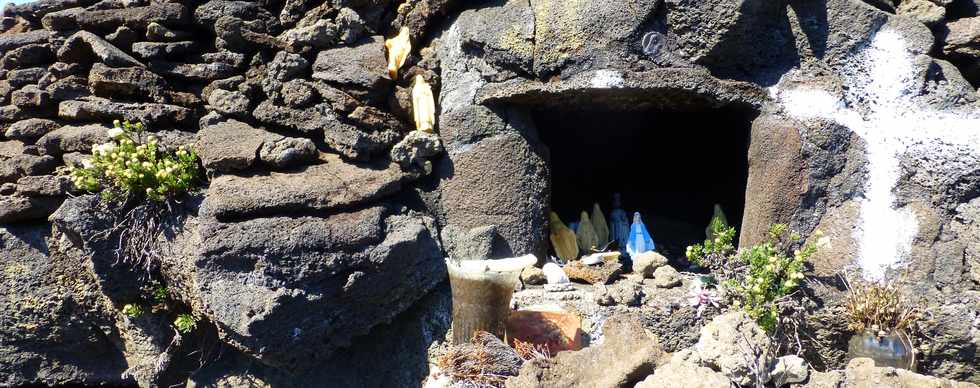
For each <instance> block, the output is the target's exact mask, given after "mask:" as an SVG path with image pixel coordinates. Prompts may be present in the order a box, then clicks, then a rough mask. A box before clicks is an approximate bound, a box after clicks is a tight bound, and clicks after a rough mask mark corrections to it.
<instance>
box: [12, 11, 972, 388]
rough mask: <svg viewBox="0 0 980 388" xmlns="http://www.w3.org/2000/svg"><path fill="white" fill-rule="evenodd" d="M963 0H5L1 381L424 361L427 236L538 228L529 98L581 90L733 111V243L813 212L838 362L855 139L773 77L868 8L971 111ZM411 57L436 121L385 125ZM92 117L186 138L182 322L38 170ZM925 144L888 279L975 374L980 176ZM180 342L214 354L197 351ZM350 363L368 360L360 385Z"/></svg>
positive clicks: (539, 190) (68, 194) (471, 243)
mask: <svg viewBox="0 0 980 388" xmlns="http://www.w3.org/2000/svg"><path fill="white" fill-rule="evenodd" d="M961 3H962V4H961ZM965 3H970V2H969V1H953V2H950V1H940V0H904V1H902V2H901V4H893V3H892V0H874V1H871V2H870V3H865V2H861V1H858V0H821V1H810V0H799V1H797V0H788V1H751V0H742V1H722V0H709V1H705V0H670V1H666V2H664V1H660V0H629V1H618V2H595V1H577V0H576V1H545V0H532V1H530V2H527V1H516V0H514V1H509V0H494V1H482V2H473V3H470V2H454V1H451V0H409V1H407V2H404V3H398V2H394V1H388V0H328V1H312V0H283V1H277V0H268V1H244V0H243V1H232V0H211V1H206V2H192V1H152V2H151V1H147V0H127V1H121V0H103V1H95V0H41V1H38V2H33V3H29V4H24V5H16V6H14V5H11V6H8V7H7V8H6V9H5V11H4V17H3V18H2V19H0V252H2V253H3V255H4V257H5V258H6V257H10V258H14V259H13V260H6V259H5V260H0V268H2V270H3V271H2V273H3V274H4V275H3V277H2V278H0V284H3V285H5V289H6V291H4V292H5V293H4V294H3V296H2V297H0V306H5V308H4V309H3V313H0V314H2V315H0V319H3V323H4V324H3V325H2V326H3V327H4V329H0V339H3V341H0V376H3V378H0V385H14V386H16V385H24V384H58V383H72V382H80V383H92V382H97V381H98V382H108V383H112V384H116V383H119V384H126V383H133V382H136V383H138V384H140V385H142V386H155V385H170V384H173V383H175V382H182V381H184V380H186V379H187V378H188V376H189V375H191V374H192V373H195V371H196V374H195V377H194V381H196V383H197V384H199V385H202V386H203V385H209V384H220V383H230V384H237V383H236V381H239V380H236V379H258V380H265V381H268V382H271V383H275V384H287V385H288V384H293V385H299V386H302V385H303V384H304V383H312V382H322V381H324V380H323V378H325V377H324V376H327V375H329V376H331V377H330V378H333V379H335V380H333V381H335V382H336V384H335V385H336V386H363V385H364V384H373V385H384V382H380V381H381V380H385V381H386V382H398V383H397V384H396V385H398V386H405V385H411V384H413V383H414V382H417V381H419V380H420V379H421V378H422V376H424V375H425V373H426V370H425V369H426V367H425V361H424V360H425V351H424V348H425V346H427V344H428V343H431V342H432V341H433V340H434V339H435V338H438V337H439V336H441V335H442V334H443V333H444V331H445V330H446V325H447V318H446V316H447V313H448V306H447V303H446V300H445V299H446V298H445V292H446V291H445V289H439V288H437V287H438V286H437V285H438V284H439V283H440V282H442V281H443V280H444V279H445V268H444V265H443V264H442V260H443V257H444V256H445V255H446V254H449V255H454V254H455V253H456V252H466V253H467V254H475V255H482V256H489V257H503V256H508V255H513V254H524V253H528V252H535V253H538V254H544V253H546V251H547V249H548V248H547V245H546V242H545V241H546V238H545V230H546V226H547V225H546V217H545V215H546V214H547V211H548V210H549V209H548V208H549V202H550V197H551V196H552V195H559V194H560V193H552V192H551V187H550V182H549V178H550V173H549V171H550V166H549V157H548V149H547V145H546V144H543V143H542V142H541V140H540V139H539V137H538V133H537V128H536V127H535V123H534V122H533V120H532V119H531V116H530V115H529V114H528V113H529V110H532V109H546V108H549V107H557V106H561V107H565V108H568V107H575V106H579V105H588V106H591V107H602V108H605V109H609V110H613V111H615V110H617V109H620V110H624V109H625V110H631V109H661V110H699V111H710V110H711V109H716V108H732V109H738V110H741V111H751V112H754V113H755V114H758V116H759V117H758V119H757V120H756V121H755V123H754V124H753V130H752V139H751V149H750V171H749V174H750V176H749V183H748V188H747V191H746V209H745V214H746V215H745V218H744V220H743V233H742V243H743V244H748V243H752V242H755V241H758V239H759V238H760V237H761V236H762V233H763V232H764V230H765V227H766V225H768V224H769V223H771V222H788V223H790V225H791V226H792V227H794V228H796V229H799V230H801V231H803V232H806V233H811V232H813V231H814V230H816V229H821V230H823V231H825V232H827V233H828V234H830V236H831V237H832V239H833V241H834V243H833V244H834V245H833V248H832V249H831V250H829V253H826V254H824V255H823V256H821V257H818V258H817V259H816V260H815V262H814V263H813V268H812V273H813V274H815V275H816V276H817V277H818V278H819V279H820V280H823V281H825V282H827V283H828V284H829V287H821V288H814V289H813V290H812V291H813V293H814V294H815V295H816V296H818V297H819V298H820V300H821V303H823V305H822V306H821V307H822V310H821V314H822V315H820V316H818V317H815V322H818V324H817V325H816V327H815V328H814V337H815V339H816V340H817V342H818V343H819V344H820V345H824V346H826V348H827V349H830V350H829V351H827V352H824V353H821V354H813V355H808V359H809V361H810V362H812V363H815V365H821V366H825V367H836V366H842V364H841V362H842V361H843V359H842V355H841V344H840V343H839V337H840V335H839V333H840V331H841V330H843V329H844V328H843V327H842V325H841V324H840V323H841V322H840V319H834V317H835V316H837V317H838V318H839V314H838V313H837V311H838V310H836V309H837V308H838V307H839V306H837V301H839V298H840V293H841V292H842V290H843V288H842V286H841V285H840V284H839V283H838V282H836V281H835V280H834V279H835V274H836V272H837V271H838V270H839V269H841V268H843V267H846V266H848V265H853V264H854V260H855V257H856V256H857V255H858V250H859V246H860V241H856V240H855V238H854V237H853V236H854V235H855V227H856V225H858V222H859V217H860V210H859V202H860V200H861V198H862V196H864V195H865V192H864V190H865V186H864V180H865V176H866V174H867V173H868V167H867V157H866V145H865V144H864V143H863V139H862V138H861V137H860V136H858V135H856V134H855V133H854V132H853V131H852V130H853V128H847V127H846V126H844V125H841V124H840V123H837V122H834V121H833V120H829V119H825V118H800V117H795V116H794V115H792V114H791V112H788V109H787V108H786V107H785V104H784V101H782V100H780V98H779V96H778V94H777V93H776V92H777V91H786V90H794V89H795V88H810V89H819V90H822V91H826V92H828V93H830V94H832V95H845V94H846V90H847V89H848V86H849V85H847V82H846V80H845V78H846V77H845V75H846V73H847V72H848V71H849V69H851V68H854V67H856V66H860V65H861V63H860V58H859V57H858V56H857V55H856V54H857V53H859V52H861V50H863V49H864V48H866V47H867V46H868V45H869V44H870V42H871V41H872V39H873V38H874V36H876V34H878V33H879V32H880V31H886V30H887V31H891V32H893V33H896V34H899V35H900V36H901V37H902V39H903V41H904V42H906V44H907V46H908V47H909V50H910V51H911V52H913V54H914V59H915V66H916V69H918V70H917V73H916V74H917V77H918V78H916V84H915V85H916V87H915V88H914V92H913V94H915V98H916V100H915V101H916V103H917V104H922V105H924V106H927V107H930V108H931V109H937V110H942V111H949V112H965V113H963V114H965V115H966V114H970V112H975V111H976V108H977V107H976V89H975V88H974V87H973V86H972V85H971V84H970V81H973V82H977V79H976V78H975V76H974V74H975V73H976V68H977V65H976V63H977V58H978V57H980V54H978V52H977V51H976V47H975V46H976V36H977V35H978V34H976V33H975V32H976V31H975V30H976V28H974V27H975V24H977V23H975V19H976V18H977V16H976V7H975V6H974V7H972V8H971V7H970V6H969V5H968V4H965ZM971 9H972V11H971ZM938 10H942V12H941V13H942V15H943V16H940V17H938V19H937V18H936V17H935V14H936V13H940V12H939V11H938ZM927 26H928V27H927ZM402 27H406V28H408V30H409V34H410V36H411V39H412V43H413V47H414V49H413V51H412V53H411V55H410V56H409V57H408V60H407V61H406V64H405V66H404V67H403V68H402V69H401V70H400V71H399V76H398V77H397V79H392V78H391V77H390V76H389V75H388V73H387V70H386V68H387V60H386V53H385V49H384V45H383V41H384V39H385V38H387V37H391V36H394V35H395V34H396V33H397V32H398V31H399V30H400V29H401V28H402ZM946 59H949V60H951V61H952V62H947V61H946ZM954 65H955V66H954ZM957 66H958V67H957ZM960 69H962V72H961V70H960ZM961 73H962V75H961ZM416 75H421V76H423V77H424V78H425V79H426V80H427V81H428V82H429V83H430V84H432V85H433V88H434V91H435V92H436V97H437V105H438V120H437V123H438V124H437V130H438V132H439V135H438V137H439V138H438V139H434V138H433V137H430V138H424V137H423V138H422V139H419V138H418V137H417V136H418V135H410V130H411V129H412V128H414V124H413V122H412V109H411V98H410V87H411V83H410V80H411V79H413V78H414V77H415V76H416ZM963 75H966V78H964V77H963ZM767 88H772V89H767ZM114 119H128V120H132V121H141V122H143V123H145V124H146V125H148V127H149V128H151V130H152V131H154V132H155V134H156V135H157V136H158V137H159V138H160V139H161V140H160V141H161V143H162V144H164V145H167V146H171V147H172V146H177V145H194V146H195V148H196V149H197V150H198V151H199V153H200V155H201V158H202V164H203V167H204V168H205V169H206V171H207V176H208V180H207V182H206V184H205V185H204V188H203V189H201V190H200V191H197V192H194V193H192V194H191V195H189V196H188V197H187V198H184V199H182V201H181V202H180V203H179V204H178V205H177V206H176V207H175V209H174V211H173V213H172V215H173V216H172V217H171V218H170V219H168V220H167V221H166V222H167V225H169V226H170V227H171V231H172V233H170V234H168V236H167V238H166V239H165V241H160V242H159V245H160V246H161V251H162V252H165V254H164V255H163V257H162V258H161V259H160V268H159V271H158V273H157V274H156V276H157V277H158V278H159V280H162V281H163V282H165V283H166V284H167V285H168V286H169V288H170V289H171V290H172V292H173V293H174V296H175V297H176V298H177V299H178V300H179V302H180V304H181V305H182V306H184V307H185V308H186V309H187V310H188V311H192V312H193V313H194V314H195V316H197V317H198V318H199V319H200V320H201V324H200V326H201V328H200V329H199V331H198V332H196V335H195V336H194V339H193V340H187V341H186V342H184V343H182V344H180V345H178V346H171V345H172V344H173V343H174V338H175V337H174V333H173V331H172V330H170V329H169V328H167V325H168V324H169V322H170V321H172V318H173V317H172V316H159V317H145V318H143V319H131V318H129V317H126V316H124V315H123V314H122V313H121V312H119V310H120V309H121V307H122V306H123V305H124V304H126V303H131V302H133V301H134V300H138V299H139V298H140V297H141V296H140V292H141V287H142V286H141V283H140V282H141V280H140V279H139V277H137V276H135V274H134V272H132V271H131V270H130V269H128V268H125V267H124V266H120V265H117V264H116V261H117V260H116V259H117V258H116V257H115V256H114V252H115V247H116V246H117V245H118V239H119V236H118V234H114V233H109V234H106V233H105V232H106V231H107V230H111V228H112V225H113V223H114V222H115V221H117V219H116V218H115V217H117V216H116V215H114V213H113V211H112V210H111V209H110V208H107V207H106V205H104V204H101V203H100V202H99V201H98V199H97V198H96V197H95V196H93V195H89V194H86V193H80V192H76V191H74V189H73V188H72V187H71V186H70V184H69V182H68V181H67V180H66V179H65V178H64V176H63V171H64V168H65V166H68V165H72V164H78V163H80V162H81V160H83V159H84V158H85V157H86V155H87V154H88V153H89V152H90V150H91V147H92V146H93V145H95V144H99V143H102V142H105V141H106V140H107V137H106V134H105V131H106V129H107V124H108V123H110V122H111V121H112V120H114ZM407 136H408V137H407ZM412 136H415V137H412ZM443 151H444V152H443ZM653 151H655V150H653ZM420 155H421V156H424V155H429V156H431V155H435V156H434V157H433V158H432V159H431V160H429V161H428V162H430V163H426V160H421V159H419V156H420ZM925 156H928V158H926V157H925ZM933 156H934V155H931V154H929V153H923V152H920V151H916V150H913V151H911V152H908V153H906V154H905V156H904V158H903V159H902V161H901V168H902V173H903V176H905V177H908V179H904V180H902V181H901V184H900V185H899V187H898V188H897V189H896V190H895V191H896V192H897V193H898V202H899V203H897V204H896V205H898V206H901V207H903V208H905V207H908V208H910V209H912V210H913V211H914V213H915V214H916V217H917V219H918V223H919V225H920V227H919V229H918V230H919V235H917V236H916V237H915V240H914V245H913V252H912V255H911V256H910V259H909V260H908V263H907V265H905V266H903V267H902V268H907V269H908V270H907V271H905V274H900V273H897V272H896V273H894V274H891V276H892V277H893V278H895V279H901V281H902V282H904V283H907V284H908V285H909V287H910V290H913V291H914V292H915V293H916V294H917V295H919V296H921V297H922V298H923V300H927V301H928V307H929V308H930V311H932V312H933V315H932V317H931V320H930V321H929V322H928V323H927V325H926V330H927V333H928V334H929V335H930V336H931V338H933V340H932V342H930V343H929V344H928V345H929V348H928V349H925V351H924V353H923V356H924V358H923V360H922V363H921V366H922V369H921V370H922V371H924V372H927V373H931V374H935V375H940V376H944V377H948V378H954V379H959V380H969V381H980V373H978V369H977V364H976V357H977V348H978V347H980V316H978V311H980V288H978V284H980V261H978V260H980V251H977V249H976V248H975V247H976V246H977V244H975V243H973V242H975V241H977V239H978V238H980V210H978V209H980V205H978V204H977V202H978V199H977V198H978V195H980V179H977V177H978V176H980V173H978V167H977V166H978V165H977V164H976V163H975V161H976V159H975V158H974V156H972V155H969V154H964V155H954V156H951V157H950V158H951V159H952V161H953V162H956V163H954V164H955V165H954V166H953V167H952V168H946V169H941V168H939V166H938V165H941V164H942V163H943V162H942V159H930V158H932V157H933ZM936 160H940V161H939V162H937V161H936ZM971 161H972V164H971ZM937 164H938V165H937ZM432 290H437V291H435V292H433V291H432ZM440 290H441V291H440ZM420 301H422V302H420ZM8 328H10V329H8ZM414 338H420V339H421V340H419V341H416V340H414ZM835 341H837V342H835ZM59 343H65V344H78V345H71V346H69V345H59ZM202 350H208V351H207V352H203V353H207V354H208V355H211V356H214V355H218V354H220V355H222V356H221V357H215V358H217V359H219V361H216V362H215V363H212V364H208V365H207V366H205V367H204V369H203V370H199V369H201V367H202V366H201V365H200V358H201V354H202ZM384 352H388V353H390V356H388V355H385V354H381V353H384ZM81 354H85V355H94V354H99V355H103V356H101V357H97V358H95V357H84V356H80V355H81ZM365 363H368V364H377V365H379V368H388V369H390V370H386V372H385V373H384V374H378V375H373V377H370V379H371V380H360V379H368V377H365V376H367V375H369V373H365V372H364V364H365ZM322 365H330V366H331V367H330V368H324V367H322ZM399 368H402V369H399ZM326 371H330V373H327V372H326ZM378 376H385V377H384V378H381V377H378Z"/></svg>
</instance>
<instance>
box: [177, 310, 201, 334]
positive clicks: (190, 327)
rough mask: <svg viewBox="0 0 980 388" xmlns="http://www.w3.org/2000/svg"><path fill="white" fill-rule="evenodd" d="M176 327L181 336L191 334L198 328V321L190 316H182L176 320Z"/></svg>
mask: <svg viewBox="0 0 980 388" xmlns="http://www.w3.org/2000/svg"><path fill="white" fill-rule="evenodd" d="M174 327H175V328H177V331H178V332H180V333H181V334H189V333H190V332H192V331H194V329H195V328H197V321H196V320H194V316H193V315H190V314H180V315H178V316H177V319H175V320H174Z"/></svg>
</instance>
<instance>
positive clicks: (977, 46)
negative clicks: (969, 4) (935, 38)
mask: <svg viewBox="0 0 980 388" xmlns="http://www.w3.org/2000/svg"><path fill="white" fill-rule="evenodd" d="M946 28H948V29H949V34H947V35H946V40H945V42H943V53H945V54H946V55H949V56H953V57H957V58H968V59H974V60H977V59H980V16H976V17H972V18H963V19H959V20H955V21H952V22H949V23H946Z"/></svg>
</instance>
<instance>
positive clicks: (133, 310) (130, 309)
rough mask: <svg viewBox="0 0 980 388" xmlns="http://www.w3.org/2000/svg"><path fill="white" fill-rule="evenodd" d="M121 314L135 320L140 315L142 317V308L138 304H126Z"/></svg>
mask: <svg viewBox="0 0 980 388" xmlns="http://www.w3.org/2000/svg"><path fill="white" fill-rule="evenodd" d="M122 312H123V314H126V316H128V317H130V318H136V317H138V316H140V315H143V307H141V306H140V305H138V304H132V303H128V304H126V305H125V306H123V308H122Z"/></svg>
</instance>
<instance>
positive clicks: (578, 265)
mask: <svg viewBox="0 0 980 388" xmlns="http://www.w3.org/2000/svg"><path fill="white" fill-rule="evenodd" d="M563 269H564V270H565V273H566V274H568V278H569V279H571V280H574V281H580V282H585V283H588V284H611V283H612V282H613V281H615V280H616V279H617V278H619V276H620V275H622V274H623V265H622V264H620V263H619V262H618V261H610V260H606V261H603V262H601V263H600V264H598V265H587V264H583V263H582V261H581V260H575V261H572V262H570V263H568V265H566V266H565V268H563Z"/></svg>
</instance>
